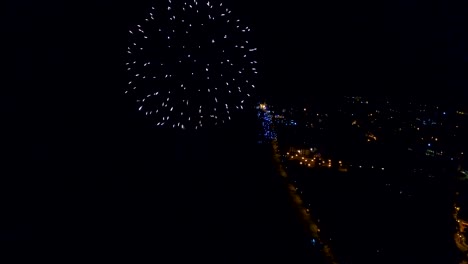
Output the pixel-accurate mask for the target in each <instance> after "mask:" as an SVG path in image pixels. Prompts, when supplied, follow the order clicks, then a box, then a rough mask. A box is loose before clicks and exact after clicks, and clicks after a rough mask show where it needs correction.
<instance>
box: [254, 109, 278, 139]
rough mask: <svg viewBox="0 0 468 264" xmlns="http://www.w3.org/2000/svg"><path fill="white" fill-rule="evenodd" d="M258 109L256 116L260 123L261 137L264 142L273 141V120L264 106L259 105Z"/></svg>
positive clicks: (274, 133) (274, 135) (274, 136)
mask: <svg viewBox="0 0 468 264" xmlns="http://www.w3.org/2000/svg"><path fill="white" fill-rule="evenodd" d="M259 109H260V110H259V111H258V114H257V116H258V118H259V119H260V121H261V123H262V131H263V137H264V138H265V139H266V140H275V139H276V132H275V130H274V129H273V119H272V116H271V113H270V111H269V110H268V107H267V106H266V104H260V106H259Z"/></svg>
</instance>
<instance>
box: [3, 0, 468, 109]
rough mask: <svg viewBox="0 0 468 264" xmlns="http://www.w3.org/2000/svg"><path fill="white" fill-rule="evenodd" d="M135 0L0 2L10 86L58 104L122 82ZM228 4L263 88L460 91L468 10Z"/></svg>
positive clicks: (417, 4) (389, 4) (418, 5)
mask: <svg viewBox="0 0 468 264" xmlns="http://www.w3.org/2000/svg"><path fill="white" fill-rule="evenodd" d="M134 2H135V1H122V0H120V1H84V2H79V3H78V2H76V3H75V2H70V3H68V2H66V3H65V2H62V1H41V2H37V1H6V3H3V4H2V5H5V6H6V8H2V10H3V11H2V12H4V13H5V15H2V18H3V20H4V22H3V23H2V29H3V30H4V32H6V33H7V36H11V37H8V38H5V40H6V41H7V42H8V43H7V47H8V48H7V49H5V50H4V52H6V53H7V56H8V57H9V59H10V60H7V63H5V67H6V69H7V72H11V73H12V74H9V75H11V76H10V77H11V78H13V80H12V85H8V86H9V87H14V86H18V87H21V88H20V90H22V92H17V93H26V91H28V92H29V91H30V90H32V91H33V92H36V93H39V91H40V93H41V94H46V93H48V92H50V93H51V94H50V96H51V98H52V97H55V98H62V99H61V100H62V101H67V100H70V99H71V100H73V99H74V98H75V99H76V98H78V96H84V95H86V94H88V95H89V93H88V91H93V92H94V93H96V92H103V91H106V92H111V93H112V91H115V90H117V89H119V88H120V87H119V85H120V84H121V81H120V80H118V79H117V78H118V77H119V73H121V72H120V71H121V67H120V63H121V62H122V58H121V56H122V50H123V49H124V48H125V45H126V38H125V37H126V35H125V34H126V28H127V26H128V25H129V24H132V22H136V21H138V19H139V17H140V16H141V15H142V14H143V13H144V11H145V7H146V6H148V5H149V4H148V3H150V2H151V1H138V4H135V3H134ZM225 2H231V3H230V4H231V6H233V8H234V10H235V12H237V13H238V14H239V16H240V17H242V18H245V19H246V20H248V21H250V22H251V24H252V25H253V28H254V30H255V32H256V34H255V35H256V38H257V39H256V42H257V43H258V47H259V50H260V53H261V54H262V55H263V58H262V61H261V62H262V63H263V73H262V78H263V81H262V82H261V84H262V85H260V87H261V89H262V90H263V91H264V93H265V94H267V95H269V94H274V95H280V96H281V97H284V96H288V97H293V98H294V97H303V95H308V96H311V95H314V94H320V93H328V94H335V93H337V92H339V93H341V94H344V93H351V94H355V93H361V92H362V93H366V92H367V93H369V92H372V93H378V94H381V93H397V94H398V93H401V92H404V93H406V92H408V93H415V94H416V93H417V92H416V91H419V90H421V91H428V93H431V94H433V95H437V96H439V94H440V93H441V92H440V89H443V90H444V92H442V94H446V93H448V91H458V92H462V91H463V90H466V89H463V87H464V86H466V84H467V82H466V79H467V77H466V70H467V63H468V52H467V49H468V48H467V47H468V45H467V44H468V43H467V41H466V38H467V37H466V35H467V31H466V27H465V28H464V26H463V25H466V24H468V23H465V22H466V16H463V14H464V11H463V10H465V11H466V7H463V6H457V5H455V4H449V3H447V2H446V1H430V2H421V1H414V0H411V1H385V2H381V3H375V1H359V2H349V1H333V2H329V1H319V2H323V3H308V4H305V3H303V2H302V1H296V0H294V1H287V2H286V1H285V2H278V3H276V2H275V3H268V4H265V3H264V2H263V1H225ZM437 2H438V3H437ZM30 82H31V83H35V84H36V85H37V84H39V83H44V84H48V86H42V85H41V86H40V87H41V88H40V89H39V88H38V86H36V85H30ZM78 83H80V85H78ZM85 83H86V85H85ZM83 85H85V86H86V87H84V86H83ZM71 86H73V87H74V86H79V87H76V88H70V87H71ZM32 87H37V89H34V88H32ZM56 88H58V89H56ZM9 90H16V89H13V88H11V89H9ZM286 91H287V92H286ZM404 93H403V94H404ZM465 93H466V92H465ZM62 96H63V97H62ZM69 97H73V98H69ZM96 100H98V99H96ZM77 101H78V102H79V100H77ZM56 103H57V102H56ZM67 104H68V103H67Z"/></svg>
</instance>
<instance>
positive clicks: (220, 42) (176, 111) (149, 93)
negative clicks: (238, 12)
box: [125, 0, 258, 129]
mask: <svg viewBox="0 0 468 264" xmlns="http://www.w3.org/2000/svg"><path fill="white" fill-rule="evenodd" d="M250 33H251V29H250V28H249V27H248V26H246V25H244V24H243V23H242V22H241V21H240V20H239V19H236V18H234V17H233V15H232V14H231V10H230V9H228V8H226V7H224V6H223V3H217V4H214V3H211V2H210V1H197V0H194V1H171V0H168V1H167V2H164V1H162V2H160V3H158V5H156V6H153V7H151V9H150V11H149V12H148V14H147V17H146V18H145V19H144V21H142V23H141V24H137V25H135V26H134V27H132V28H131V29H130V30H129V39H130V42H129V46H128V50H127V53H128V61H127V62H126V68H127V72H128V74H129V76H130V80H129V82H128V89H126V91H125V93H126V94H128V95H131V96H133V97H134V99H135V101H136V103H137V108H138V110H139V111H141V112H142V113H144V114H145V115H146V116H149V117H151V118H153V120H154V122H155V124H156V125H158V126H172V127H179V128H182V129H189V128H194V129H199V128H201V127H203V126H209V125H218V124H220V123H224V122H226V121H228V120H230V119H231V116H232V113H233V112H234V111H238V110H242V109H244V108H245V107H246V103H247V102H248V101H249V97H250V96H251V94H252V93H253V90H254V89H255V79H256V78H255V77H256V74H257V73H258V72H257V61H256V60H255V57H256V56H255V55H256V51H257V49H256V48H254V47H252V46H251V43H250V42H249V40H250V37H249V35H250Z"/></svg>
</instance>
